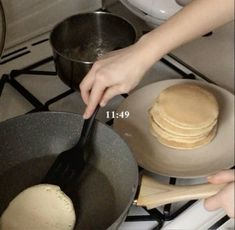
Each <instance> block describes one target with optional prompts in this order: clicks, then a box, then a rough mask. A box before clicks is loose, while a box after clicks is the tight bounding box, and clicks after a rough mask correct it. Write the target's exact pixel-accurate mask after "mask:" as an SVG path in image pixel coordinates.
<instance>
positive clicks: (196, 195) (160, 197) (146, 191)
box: [134, 175, 225, 209]
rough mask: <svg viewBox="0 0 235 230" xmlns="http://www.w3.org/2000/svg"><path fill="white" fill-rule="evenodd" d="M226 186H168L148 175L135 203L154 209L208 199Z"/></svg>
mask: <svg viewBox="0 0 235 230" xmlns="http://www.w3.org/2000/svg"><path fill="white" fill-rule="evenodd" d="M224 186H225V184H220V185H214V184H209V183H206V184H200V185H184V186H183V185H166V184H162V183H160V182H157V181H156V180H155V179H154V178H152V177H150V176H148V175H143V176H142V179H141V185H140V191H139V196H138V199H137V200H136V201H135V202H134V203H135V204H136V205H137V206H145V207H146V208H147V209H152V208H156V207H158V206H161V205H165V204H168V203H174V202H179V201H186V200H195V199H202V198H207V197H210V196H213V195H215V194H216V193H217V192H218V191H220V190H221V189H222V188H223V187H224Z"/></svg>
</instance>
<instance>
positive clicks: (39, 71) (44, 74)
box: [23, 70, 57, 76]
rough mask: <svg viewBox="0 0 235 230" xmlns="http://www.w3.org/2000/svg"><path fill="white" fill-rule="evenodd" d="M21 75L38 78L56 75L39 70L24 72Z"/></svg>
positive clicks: (53, 72) (52, 72)
mask: <svg viewBox="0 0 235 230" xmlns="http://www.w3.org/2000/svg"><path fill="white" fill-rule="evenodd" d="M23 74H30V75H40V76H42V75H43V76H56V75H57V73H56V72H55V71H41V70H26V71H24V72H23Z"/></svg>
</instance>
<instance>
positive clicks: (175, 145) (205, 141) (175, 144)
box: [151, 126, 217, 149]
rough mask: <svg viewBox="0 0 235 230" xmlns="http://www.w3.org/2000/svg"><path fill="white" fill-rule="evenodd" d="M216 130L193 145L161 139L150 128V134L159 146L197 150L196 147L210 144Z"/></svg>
mask: <svg viewBox="0 0 235 230" xmlns="http://www.w3.org/2000/svg"><path fill="white" fill-rule="evenodd" d="M216 130H217V128H216V126H215V127H214V128H213V129H212V131H211V132H210V133H209V135H208V136H206V137H205V138H204V139H202V140H199V141H197V142H194V143H183V142H177V141H173V140H168V139H165V138H162V137H160V136H159V135H158V134H156V132H155V131H154V130H152V128H151V133H152V135H154V136H155V137H156V138H157V140H158V141H159V142H160V143H161V144H163V145H165V146H167V147H170V148H174V149H194V148H198V147H201V146H203V145H206V144H208V143H210V142H211V141H212V140H213V138H214V137H215V135H216Z"/></svg>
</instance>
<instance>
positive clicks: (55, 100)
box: [45, 89, 75, 107]
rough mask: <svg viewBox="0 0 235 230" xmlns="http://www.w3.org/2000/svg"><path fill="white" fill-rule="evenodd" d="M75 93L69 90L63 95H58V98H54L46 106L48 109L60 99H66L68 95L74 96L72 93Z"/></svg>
mask: <svg viewBox="0 0 235 230" xmlns="http://www.w3.org/2000/svg"><path fill="white" fill-rule="evenodd" d="M74 92H75V90H73V89H69V90H67V91H65V92H64V93H61V94H60V95H58V96H56V97H54V98H52V99H50V100H48V101H47V102H46V103H45V106H46V107H49V106H50V105H51V104H53V103H55V102H57V101H59V100H60V99H62V98H64V97H67V96H68V95H70V94H72V93H74Z"/></svg>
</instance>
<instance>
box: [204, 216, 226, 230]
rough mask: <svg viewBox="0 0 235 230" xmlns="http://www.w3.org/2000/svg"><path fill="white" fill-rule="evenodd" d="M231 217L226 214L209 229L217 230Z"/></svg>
mask: <svg viewBox="0 0 235 230" xmlns="http://www.w3.org/2000/svg"><path fill="white" fill-rule="evenodd" d="M229 219H230V218H229V217H228V216H227V215H226V216H224V217H223V218H221V219H220V220H218V221H217V222H216V223H215V224H213V225H212V226H211V227H209V228H208V230H216V229H218V228H219V227H221V226H222V225H223V224H224V223H226V222H227V221H228V220H229Z"/></svg>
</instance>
